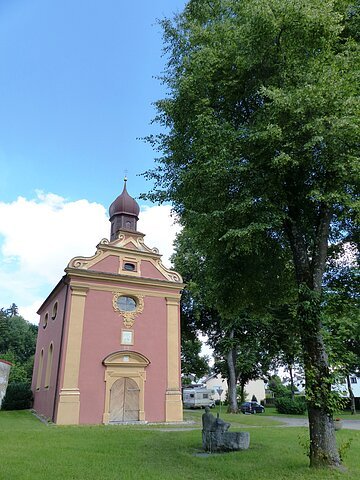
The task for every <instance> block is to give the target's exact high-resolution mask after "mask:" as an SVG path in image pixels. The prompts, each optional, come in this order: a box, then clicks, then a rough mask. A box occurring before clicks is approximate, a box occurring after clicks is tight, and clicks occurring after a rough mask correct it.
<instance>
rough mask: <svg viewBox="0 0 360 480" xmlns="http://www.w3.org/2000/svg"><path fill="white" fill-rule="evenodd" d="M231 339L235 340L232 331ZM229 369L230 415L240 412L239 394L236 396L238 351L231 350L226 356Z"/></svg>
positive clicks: (232, 331)
mask: <svg viewBox="0 0 360 480" xmlns="http://www.w3.org/2000/svg"><path fill="white" fill-rule="evenodd" d="M229 337H230V338H234V330H231V331H230V333H229ZM226 360H227V367H228V398H229V405H228V410H227V411H228V413H237V412H238V403H237V394H236V384H237V381H236V379H237V375H236V369H235V368H236V349H235V348H231V349H230V350H229V352H228V353H227V356H226Z"/></svg>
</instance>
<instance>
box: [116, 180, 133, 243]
mask: <svg viewBox="0 0 360 480" xmlns="http://www.w3.org/2000/svg"><path fill="white" fill-rule="evenodd" d="M126 182H127V178H126V177H125V179H124V189H123V191H122V193H121V195H119V196H118V197H117V198H116V199H115V200H114V201H113V203H112V204H111V205H110V208H109V215H110V222H111V234H110V241H111V242H112V241H113V240H115V239H116V237H117V235H118V233H119V231H120V230H132V231H135V232H136V226H137V221H138V220H139V212H140V207H139V205H138V204H137V202H136V201H135V200H134V199H133V198H132V197H130V195H129V194H128V192H127V190H126Z"/></svg>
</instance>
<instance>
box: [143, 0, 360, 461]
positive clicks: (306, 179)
mask: <svg viewBox="0 0 360 480" xmlns="http://www.w3.org/2000/svg"><path fill="white" fill-rule="evenodd" d="M162 24H163V28H164V38H165V43H166V52H167V54H168V58H169V60H168V66H167V69H166V71H165V73H164V76H163V81H164V82H165V84H166V85H167V86H168V88H169V96H168V97H167V98H165V99H163V100H160V101H158V102H157V108H158V116H157V121H158V122H159V123H160V124H161V125H162V126H163V127H165V133H162V134H160V135H158V136H156V137H149V138H148V140H149V141H150V142H151V143H152V144H153V145H154V147H155V148H157V149H158V150H159V151H160V152H162V156H161V157H160V159H159V163H158V167H157V168H156V169H155V170H154V171H152V172H148V174H147V176H148V177H150V178H153V179H155V181H156V187H155V190H154V191H153V192H152V194H150V195H149V197H150V198H152V199H155V200H158V201H164V200H170V201H172V202H173V205H174V208H175V210H176V211H177V213H178V214H179V215H180V218H181V222H182V223H183V225H184V226H185V227H186V228H187V229H188V233H189V235H191V237H192V239H193V241H194V242H195V244H196V245H197V247H198V251H199V252H200V258H201V259H202V260H203V261H204V262H206V263H208V264H210V265H212V266H213V274H214V277H213V278H214V281H213V282H212V285H215V287H216V289H215V296H216V298H217V302H218V307H219V308H224V310H226V312H224V313H225V314H226V313H229V312H231V311H232V312H233V313H234V312H236V311H239V310H240V309H242V308H244V307H246V306H248V305H249V300H250V299H251V298H252V299H253V301H252V305H255V306H257V305H259V304H260V305H262V304H265V305H266V304H267V305H269V304H271V303H275V304H276V303H277V304H280V303H286V302H284V298H283V297H284V290H283V289H282V288H281V285H282V284H284V282H283V279H284V275H283V273H284V272H287V273H290V274H291V275H292V282H291V283H290V285H289V288H290V290H292V289H293V286H294V285H296V286H297V298H296V304H297V322H298V325H299V332H300V337H301V345H302V351H303V357H304V363H305V374H306V389H307V398H308V412H309V421H310V422H309V423H310V462H311V465H312V466H317V465H332V466H337V465H339V464H340V458H339V455H338V452H337V449H336V444H335V436H334V432H333V426H332V421H331V418H332V411H333V408H334V405H333V402H332V400H331V376H330V374H329V363H328V358H327V353H326V350H325V345H324V338H323V332H322V312H323V302H322V296H321V295H322V283H323V279H324V272H325V269H326V261H327V257H328V252H327V246H328V243H329V242H332V243H334V244H341V243H344V242H345V241H346V242H347V241H349V240H353V239H354V238H355V237H356V235H358V223H357V221H358V218H359V200H358V195H359V151H358V147H359V145H358V138H359V115H358V113H359V91H358V89H359V85H360V82H359V71H360V69H359V46H358V41H359V37H358V31H359V30H358V26H359V5H358V3H356V4H353V3H349V2H347V1H342V0H338V1H335V0H333V1H332V0H305V1H303V2H298V1H296V0H287V1H283V0H243V1H241V2H239V1H236V0H213V1H208V0H190V1H189V2H188V4H187V5H186V7H185V10H184V12H183V13H182V14H179V15H178V16H176V17H175V19H174V20H173V21H171V20H164V21H163V22H162ZM219 254H220V256H219ZM214 258H215V260H214ZM221 258H222V262H221ZM224 271H225V275H224V276H223V277H221V275H222V274H223V272H224ZM229 271H232V274H233V277H231V276H230V275H226V272H229ZM231 278H233V280H231ZM287 296H288V295H287V291H285V297H287ZM225 299H226V300H227V301H226V302H224V300H225Z"/></svg>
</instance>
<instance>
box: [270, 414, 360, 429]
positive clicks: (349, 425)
mask: <svg viewBox="0 0 360 480" xmlns="http://www.w3.org/2000/svg"><path fill="white" fill-rule="evenodd" d="M269 418H272V419H273V420H277V421H278V422H283V423H284V424H285V425H283V426H284V427H308V426H309V421H308V419H307V418H294V417H269ZM342 423H343V428H346V429H349V430H360V420H342Z"/></svg>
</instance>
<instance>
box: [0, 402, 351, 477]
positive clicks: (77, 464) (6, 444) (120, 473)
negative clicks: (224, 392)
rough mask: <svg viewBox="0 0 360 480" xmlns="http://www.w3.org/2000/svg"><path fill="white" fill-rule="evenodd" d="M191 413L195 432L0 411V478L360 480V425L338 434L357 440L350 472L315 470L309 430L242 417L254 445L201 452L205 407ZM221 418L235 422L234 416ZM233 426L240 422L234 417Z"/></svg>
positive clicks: (341, 438) (348, 460) (342, 440)
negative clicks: (307, 448)
mask: <svg viewBox="0 0 360 480" xmlns="http://www.w3.org/2000/svg"><path fill="white" fill-rule="evenodd" d="M186 417H187V419H188V420H193V421H195V422H197V424H190V425H189V426H188V428H190V429H189V430H188V431H177V430H175V429H174V430H173V431H163V429H162V428H160V427H159V426H158V427H157V428H154V427H153V426H141V427H140V426H139V427H132V426H81V427H60V426H55V425H49V426H47V425H44V424H43V423H41V422H39V421H38V420H37V419H36V418H35V417H33V416H32V415H31V413H30V412H27V411H20V412H0V440H1V463H0V479H1V480H18V479H19V480H20V479H21V480H58V479H59V480H60V479H61V480H72V479H76V480H82V479H84V480H93V479H94V480H110V479H111V480H115V479H116V480H126V479H131V480H133V479H135V480H137V479H139V480H141V479H146V480H152V479H154V480H155V479H156V480H162V479H170V480H180V479H181V480H182V479H186V480H199V479H204V480H205V479H216V480H225V479H237V480H238V479H240V480H241V479H244V480H245V479H246V480H247V479H254V480H265V479H266V480H268V479H269V478H272V479H276V480H285V479H286V480H289V479H291V480H302V479H309V480H310V479H316V480H317V479H323V480H329V479H340V478H343V479H346V480H348V479H349V480H355V479H356V480H357V479H358V478H360V460H359V455H358V452H359V449H360V431H350V430H342V431H340V432H337V435H338V440H339V443H340V444H341V443H345V442H346V441H348V440H349V439H350V438H351V439H352V445H351V448H350V450H349V451H348V455H347V457H346V459H345V465H346V466H347V472H346V473H345V474H342V473H339V472H337V471H327V470H318V471H315V472H314V471H311V470H310V469H309V468H308V459H307V457H306V456H305V454H304V448H303V447H302V446H301V444H300V443H304V440H305V439H306V437H307V429H306V428H286V427H285V428H284V427H281V426H280V427H279V424H278V423H277V422H273V423H271V419H269V418H267V417H266V416H261V415H251V416H250V415H241V416H240V415H239V416H238V417H240V419H241V424H242V423H243V421H246V422H247V425H248V428H249V431H250V435H251V442H250V449H249V450H247V451H244V452H234V453H227V454H221V455H220V454H217V455H216V454H214V455H210V456H197V455H198V454H199V453H201V433H200V429H197V430H192V428H193V427H194V426H198V427H199V422H200V419H201V412H189V413H188V412H186ZM222 417H223V418H224V419H225V420H228V418H230V420H231V421H232V420H233V418H234V416H229V417H228V416H227V415H222ZM236 417H237V416H236ZM236 423H237V422H236ZM232 424H233V427H235V422H233V421H232ZM164 428H165V427H164ZM232 429H233V428H232ZM299 438H300V439H302V440H301V441H299Z"/></svg>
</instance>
